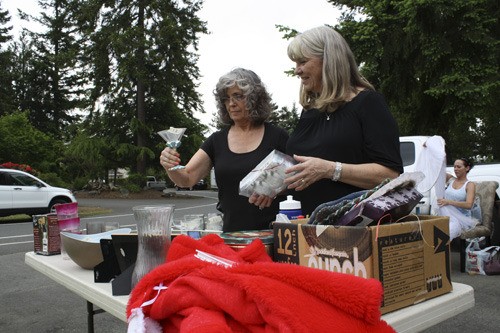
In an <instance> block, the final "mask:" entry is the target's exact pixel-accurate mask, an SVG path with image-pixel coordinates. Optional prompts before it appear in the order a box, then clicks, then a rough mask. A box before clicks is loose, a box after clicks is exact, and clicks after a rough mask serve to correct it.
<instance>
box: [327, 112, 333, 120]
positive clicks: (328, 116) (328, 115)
mask: <svg viewBox="0 0 500 333" xmlns="http://www.w3.org/2000/svg"><path fill="white" fill-rule="evenodd" d="M331 115H332V114H331V113H328V112H326V120H330V116H331Z"/></svg>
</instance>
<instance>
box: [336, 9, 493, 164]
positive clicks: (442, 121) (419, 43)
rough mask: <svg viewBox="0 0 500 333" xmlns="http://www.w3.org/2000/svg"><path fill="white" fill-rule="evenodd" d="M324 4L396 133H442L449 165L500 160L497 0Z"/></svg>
mask: <svg viewBox="0 0 500 333" xmlns="http://www.w3.org/2000/svg"><path fill="white" fill-rule="evenodd" d="M329 2H330V3H332V4H333V5H335V6H338V7H339V8H341V9H342V10H343V14H342V17H341V20H340V23H339V24H338V25H337V26H336V28H337V29H338V30H339V31H340V32H341V33H342V35H343V36H344V37H345V38H346V40H347V41H348V43H349V44H350V46H351V48H352V49H353V52H354V54H356V57H357V60H358V62H359V63H360V64H362V71H363V74H364V75H365V76H366V77H367V78H368V79H369V80H370V81H371V82H372V83H374V84H375V86H376V87H378V89H379V90H380V91H381V92H382V93H383V94H384V95H385V97H386V99H387V101H388V103H389V105H390V108H391V110H392V112H393V114H394V116H395V118H396V119H397V121H398V124H399V128H400V132H401V135H434V134H437V135H441V136H443V137H444V138H445V140H446V142H447V151H448V156H449V158H450V159H452V158H453V156H460V155H473V154H479V155H487V156H493V157H494V158H495V159H496V160H498V159H500V154H499V150H500V147H499V146H500V141H499V140H498V136H499V135H498V133H499V131H500V120H499V119H500V117H499V116H498V110H499V109H500V104H499V98H498V91H499V88H500V77H499V72H500V71H499V62H498V59H499V53H500V52H499V50H500V41H499V39H498V31H499V21H498V17H500V7H499V6H498V1H496V0H471V1H465V0H441V1H434V0H420V1H411V0H398V1H394V0H368V1H359V0H358V1H356V0H343V1H329ZM490 138H497V140H496V141H493V140H491V139H490Z"/></svg>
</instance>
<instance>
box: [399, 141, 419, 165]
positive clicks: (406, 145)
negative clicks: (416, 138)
mask: <svg viewBox="0 0 500 333" xmlns="http://www.w3.org/2000/svg"><path fill="white" fill-rule="evenodd" d="M399 149H400V151H401V159H402V160H403V167H405V166H408V165H412V164H413V163H415V158H416V156H415V143H413V142H400V143H399Z"/></svg>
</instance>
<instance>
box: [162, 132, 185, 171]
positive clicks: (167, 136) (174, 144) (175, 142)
mask: <svg viewBox="0 0 500 333" xmlns="http://www.w3.org/2000/svg"><path fill="white" fill-rule="evenodd" d="M185 131H186V128H175V127H170V128H169V129H166V130H163V131H159V132H158V134H159V135H160V136H161V137H162V138H163V140H165V141H166V142H167V147H169V148H172V149H175V150H177V148H179V147H180V146H181V138H182V136H183V135H184V132H185ZM184 168H185V166H183V165H176V166H174V167H171V168H170V169H168V170H179V169H184Z"/></svg>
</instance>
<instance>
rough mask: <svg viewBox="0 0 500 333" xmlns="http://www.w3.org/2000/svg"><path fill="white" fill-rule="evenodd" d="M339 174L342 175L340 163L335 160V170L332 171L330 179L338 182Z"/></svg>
mask: <svg viewBox="0 0 500 333" xmlns="http://www.w3.org/2000/svg"><path fill="white" fill-rule="evenodd" d="M340 176H342V163H340V162H335V170H334V171H333V175H332V181H334V182H338V181H339V179H340Z"/></svg>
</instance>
